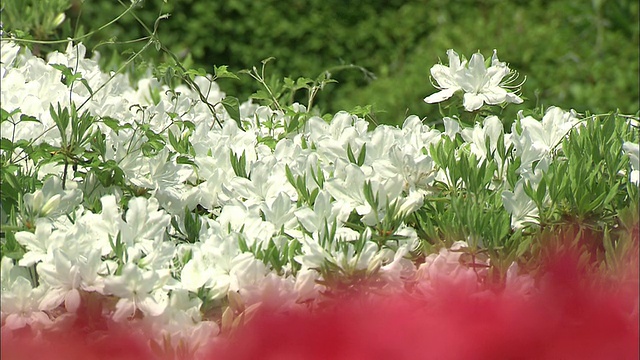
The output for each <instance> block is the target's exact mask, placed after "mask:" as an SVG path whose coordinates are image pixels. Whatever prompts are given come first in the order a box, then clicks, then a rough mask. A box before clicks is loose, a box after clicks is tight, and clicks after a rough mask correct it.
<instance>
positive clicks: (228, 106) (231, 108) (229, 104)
mask: <svg viewBox="0 0 640 360" xmlns="http://www.w3.org/2000/svg"><path fill="white" fill-rule="evenodd" d="M222 106H224V109H225V110H226V111H227V113H229V116H230V117H231V118H232V119H233V120H235V122H236V124H238V128H240V130H244V128H242V123H241V122H240V101H238V98H235V97H233V96H227V97H225V98H224V99H223V100H222Z"/></svg>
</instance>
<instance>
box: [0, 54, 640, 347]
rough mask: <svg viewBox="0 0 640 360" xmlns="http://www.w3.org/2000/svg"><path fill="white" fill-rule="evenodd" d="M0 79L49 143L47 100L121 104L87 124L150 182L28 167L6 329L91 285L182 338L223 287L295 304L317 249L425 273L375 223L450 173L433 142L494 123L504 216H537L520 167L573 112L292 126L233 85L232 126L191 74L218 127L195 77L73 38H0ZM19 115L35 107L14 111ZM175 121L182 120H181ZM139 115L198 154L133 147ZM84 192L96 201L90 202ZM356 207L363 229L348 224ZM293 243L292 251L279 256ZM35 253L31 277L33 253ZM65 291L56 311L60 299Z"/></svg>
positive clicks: (101, 109) (527, 176) (14, 124)
mask: <svg viewBox="0 0 640 360" xmlns="http://www.w3.org/2000/svg"><path fill="white" fill-rule="evenodd" d="M477 61H479V60H477V59H475V57H474V58H473V59H472V61H471V62H472V63H474V64H475V62H477ZM495 61H497V59H496V60H495ZM54 64H61V65H63V66H64V67H70V68H72V69H73V70H74V73H75V74H79V75H81V77H82V79H84V80H86V84H85V83H84V82H80V81H77V82H75V83H74V85H73V86H72V87H69V86H67V85H65V84H64V83H63V82H61V77H62V72H61V70H60V67H59V66H57V67H54V66H52V65H54ZM494 66H499V64H494ZM434 76H435V75H434ZM496 76H497V75H496ZM494 77H495V76H494ZM1 78H2V94H1V100H0V101H1V103H2V109H3V110H4V111H6V112H7V113H9V114H12V115H11V117H10V118H9V119H8V120H7V121H4V122H3V123H2V124H1V130H2V137H3V138H7V139H10V140H11V141H12V142H14V143H15V142H17V141H18V140H26V141H29V142H31V143H32V144H40V143H48V144H51V145H54V146H59V145H60V141H61V138H62V136H61V133H60V131H59V128H58V127H56V125H55V123H54V119H53V118H52V114H51V112H50V110H49V108H50V105H53V107H54V108H56V106H57V105H58V104H60V105H61V106H62V107H63V108H65V107H69V106H70V104H71V103H74V104H75V106H76V107H78V108H80V107H81V106H83V107H82V108H81V109H80V110H81V111H88V112H89V113H90V114H91V115H93V116H96V117H97V118H98V119H117V120H118V122H119V126H118V128H113V127H112V126H108V124H107V121H96V122H95V123H94V124H93V125H92V126H93V129H99V131H100V132H102V134H104V141H105V144H106V146H105V148H106V152H105V154H104V160H105V161H113V162H115V163H116V164H117V166H118V167H119V169H121V170H122V171H123V173H124V181H125V182H126V183H127V184H129V185H132V186H135V187H137V188H140V189H144V191H145V192H146V193H147V196H140V197H132V198H130V199H127V200H128V201H127V202H126V204H125V202H124V201H123V200H124V199H125V198H126V196H125V194H124V193H123V191H122V189H120V188H118V187H117V186H111V187H109V186H106V187H105V185H104V184H101V183H100V182H99V181H97V180H96V179H93V178H91V177H90V176H87V178H85V179H82V181H80V180H79V179H78V178H74V177H73V176H72V175H70V176H68V177H66V179H65V181H66V182H64V183H63V179H64V177H63V176H62V173H63V171H64V169H63V166H62V165H55V166H53V165H46V166H42V167H39V168H38V171H37V176H38V177H39V178H40V179H42V180H43V181H44V185H43V187H42V189H41V190H37V191H35V192H34V193H32V194H29V195H28V196H25V198H24V206H25V209H26V211H27V213H28V214H29V217H30V219H35V220H34V223H33V224H30V226H31V228H32V229H35V230H34V231H32V232H31V231H21V232H18V233H16V234H15V238H16V240H17V241H18V243H19V244H20V245H22V246H23V247H24V248H25V249H26V253H25V254H24V256H22V258H21V259H19V261H17V262H14V260H12V259H11V258H9V257H3V258H2V273H1V274H2V275H1V276H2V324H3V330H5V329H19V328H21V327H24V326H26V325H31V327H32V328H34V329H38V328H47V327H50V326H54V325H55V324H56V323H58V322H61V321H62V319H63V318H64V317H65V316H67V315H69V316H70V314H73V313H74V312H76V311H77V310H78V308H79V307H80V306H81V303H82V301H83V296H84V295H82V294H85V293H98V294H102V295H104V296H109V297H114V298H115V299H116V304H115V308H114V309H112V310H109V311H108V312H107V313H105V316H106V317H108V318H110V319H112V320H113V321H114V322H121V321H125V320H127V319H129V320H131V319H137V320H131V321H138V322H142V323H143V324H144V325H145V326H148V328H150V329H153V330H154V331H155V332H156V335H157V338H158V339H162V338H163V337H164V336H165V335H170V337H171V338H172V339H188V340H189V341H190V344H192V345H193V346H196V345H197V344H198V342H202V341H205V339H207V338H209V337H211V336H213V335H215V334H217V333H218V331H219V328H218V325H217V324H216V323H215V322H213V321H208V320H206V319H205V318H204V317H203V315H202V314H203V311H204V309H203V307H204V306H205V305H204V304H203V299H206V301H207V302H210V303H211V302H213V303H215V302H216V301H217V302H218V303H219V302H220V301H221V300H222V299H224V298H225V297H226V296H227V295H228V294H229V293H230V292H232V293H236V294H239V298H240V299H242V301H243V303H244V306H246V307H248V306H251V305H254V304H258V303H260V302H262V301H268V300H267V299H269V300H272V301H274V303H275V304H278V305H280V306H282V307H285V308H287V307H293V306H302V305H301V304H304V303H306V302H307V301H308V300H313V299H314V298H316V297H317V296H318V294H319V293H320V292H321V291H323V290H324V289H325V285H320V283H318V281H319V280H323V279H322V276H321V273H320V271H319V269H320V268H322V267H323V266H324V265H325V264H326V263H327V262H328V263H331V264H333V265H335V266H338V267H340V268H341V269H343V270H344V271H346V272H358V271H364V272H369V273H370V272H374V271H375V272H377V274H378V275H380V276H381V278H383V279H384V280H385V282H386V283H387V284H388V286H389V287H390V288H399V287H401V285H402V284H403V282H404V281H406V280H408V279H422V280H424V281H429V278H431V279H433V278H435V277H437V274H435V272H437V269H439V268H440V267H442V266H440V265H438V264H440V262H441V261H440V260H438V259H431V258H429V259H430V260H429V263H428V264H427V265H423V266H422V267H421V270H420V271H418V269H417V268H416V266H415V265H414V264H413V263H412V262H411V261H410V260H408V259H407V254H408V253H409V252H410V251H412V250H414V249H415V247H416V245H417V243H418V241H419V240H418V236H417V234H416V231H415V230H414V229H413V228H411V227H409V226H407V225H406V224H405V223H402V224H401V225H400V226H398V227H397V228H395V229H394V230H393V232H394V233H393V234H392V235H395V236H396V237H397V239H400V240H398V241H397V244H396V246H394V247H387V246H380V245H379V244H377V243H375V242H373V241H370V239H371V238H372V236H373V231H374V230H373V229H375V227H376V225H378V224H380V223H382V222H384V221H386V219H389V218H391V219H395V218H402V217H403V216H406V215H408V214H411V213H412V212H414V211H416V210H417V209H419V208H420V207H421V206H422V205H423V202H424V199H425V196H426V195H427V194H429V193H430V191H432V186H433V184H434V181H436V180H439V181H443V182H446V181H447V180H446V179H447V176H446V173H445V172H444V171H443V170H441V169H439V168H437V167H436V166H435V164H434V161H433V159H432V157H431V155H430V153H429V149H430V145H431V144H436V143H438V142H440V141H441V140H442V139H443V138H444V137H454V136H455V135H456V134H458V133H460V135H461V136H462V138H463V139H464V140H465V141H466V143H467V144H466V145H465V148H466V149H468V150H469V151H471V152H473V153H474V154H476V155H477V157H478V159H481V160H482V159H486V158H488V157H492V156H494V155H493V154H492V153H488V152H487V149H491V150H495V149H496V147H497V146H498V144H497V142H498V139H500V138H502V139H504V145H505V146H506V147H509V146H511V145H514V148H515V151H516V153H517V156H518V157H519V158H520V159H521V165H520V168H519V169H518V173H519V174H520V175H521V180H519V181H518V183H517V184H516V186H515V187H514V188H510V187H508V186H507V187H505V188H506V189H509V190H505V191H504V192H503V200H504V207H505V208H506V210H507V211H508V212H509V213H510V214H512V226H513V228H514V229H518V228H520V227H522V226H523V224H524V223H525V222H535V221H536V217H537V211H538V209H537V207H536V206H535V204H534V203H533V201H532V200H531V199H530V198H528V197H527V195H526V194H525V193H524V191H523V183H524V181H525V180H526V181H529V182H531V183H533V184H535V182H536V181H537V179H539V176H540V172H541V171H543V170H544V169H545V166H546V165H545V164H547V163H548V161H549V160H550V159H551V155H552V154H553V152H554V147H555V146H556V145H557V143H558V141H560V140H561V139H562V138H563V137H565V136H566V134H567V132H568V131H569V129H570V128H571V127H572V126H574V125H576V123H577V122H578V120H577V118H576V117H575V116H574V115H573V114H572V113H568V112H564V111H562V110H560V109H558V108H550V109H549V110H548V111H547V113H546V115H545V116H544V118H543V119H542V122H540V121H538V120H536V119H533V118H531V117H522V118H521V119H520V121H519V122H518V124H519V126H520V127H521V130H520V131H516V130H515V125H514V130H513V131H512V132H511V133H510V134H503V128H502V123H501V122H500V120H499V119H498V118H496V117H488V118H486V119H485V121H484V123H483V124H482V125H477V126H476V127H475V128H472V129H464V130H460V126H459V124H458V123H457V122H456V121H455V120H454V119H445V125H446V131H445V132H444V133H443V132H440V131H438V130H435V129H432V128H430V127H428V126H426V125H424V124H423V123H422V122H421V120H420V119H419V118H418V117H415V116H411V117H408V118H407V119H406V120H405V122H404V124H403V126H402V127H401V128H395V127H390V126H378V127H376V128H375V129H374V130H373V131H369V130H368V123H367V122H366V121H365V120H363V119H361V118H358V117H356V116H353V115H350V114H348V113H346V112H340V113H337V114H336V115H335V116H334V117H333V119H332V120H331V121H329V122H327V121H325V120H323V119H321V118H319V117H310V118H309V119H308V121H306V122H305V123H304V124H303V127H301V128H300V129H299V130H297V131H293V132H287V131H285V128H286V127H287V125H288V124H289V123H290V122H291V121H292V119H291V117H289V116H285V114H283V113H282V112H279V111H275V110H272V109H270V108H268V107H265V106H257V105H255V104H252V103H251V102H246V103H243V104H241V106H240V117H241V124H242V128H240V127H239V126H238V123H237V122H236V121H233V120H231V117H230V116H229V114H228V113H227V111H225V108H224V106H222V104H221V103H220V101H221V100H222V99H223V98H224V97H225V94H224V93H222V92H221V91H220V89H219V88H218V86H217V85H216V83H215V82H212V81H210V80H209V79H207V78H205V77H196V78H195V82H196V83H197V84H198V86H199V87H200V89H202V90H203V91H204V93H205V96H206V99H207V101H208V102H209V103H211V104H215V106H214V111H215V115H216V117H217V118H218V119H220V120H221V122H222V126H221V127H220V126H218V125H217V122H216V119H215V118H214V116H213V114H212V112H211V111H210V109H209V108H208V107H207V106H206V105H205V104H203V102H202V101H200V98H199V95H198V94H196V93H195V92H194V91H192V90H191V89H190V88H188V87H186V86H179V87H177V88H176V89H174V90H171V89H169V88H168V87H166V86H161V85H159V83H158V82H157V81H156V80H153V79H143V80H141V81H139V82H138V83H137V85H136V86H135V87H132V86H130V84H129V83H128V80H127V79H126V78H125V76H123V75H115V76H114V77H113V78H111V75H109V74H105V73H102V72H101V71H100V69H99V68H98V65H97V61H96V59H86V58H85V49H84V47H83V46H82V45H75V46H73V45H71V44H70V45H69V47H68V48H67V51H66V53H53V54H51V55H50V56H49V57H48V60H47V61H44V60H42V59H40V58H37V57H35V56H33V55H31V54H30V53H29V52H28V51H27V50H24V49H23V50H22V51H21V49H20V48H19V47H18V46H16V45H14V44H12V43H10V42H2V67H1ZM492 79H493V77H492ZM491 81H493V80H491ZM494 82H495V81H494ZM441 85H442V84H441ZM443 86H444V85H443ZM502 95H504V94H502ZM492 99H493V98H487V99H485V101H487V102H489V103H491V101H493V100H492ZM512 100H513V101H515V100H517V99H516V98H513V99H512ZM83 104H84V105H83ZM474 107H475V106H474ZM297 110H298V112H299V113H304V112H305V111H306V109H304V107H303V106H297ZM21 115H23V116H27V117H33V118H35V119H38V120H39V121H19V120H20V118H21ZM178 121H182V122H191V123H193V124H194V125H195V126H194V128H193V129H192V130H187V129H184V128H181V127H179V124H178ZM274 124H275V125H274ZM140 129H149V130H151V131H153V132H155V133H156V134H160V135H161V136H163V137H164V138H165V139H168V137H169V136H170V135H169V134H171V136H173V137H177V138H178V139H184V138H185V137H187V136H188V137H189V142H190V144H191V146H192V153H191V155H192V159H193V162H194V163H195V165H196V166H195V167H194V166H191V165H189V164H185V163H181V162H179V161H178V158H179V152H178V149H176V148H174V146H173V145H172V144H171V143H170V142H168V141H167V142H166V145H165V147H164V148H162V149H159V150H158V151H157V152H156V153H152V154H145V152H144V146H143V145H144V144H145V143H146V142H147V141H148V140H149V138H148V136H147V135H145V132H144V131H141V130H140ZM66 131H68V132H69V134H70V133H71V132H72V131H73V129H71V128H68V129H66ZM501 134H502V135H504V136H502V137H501V136H500V135H501ZM267 137H269V138H272V139H275V140H276V141H275V144H273V146H269V144H267V143H266V142H265V141H263V140H264V139H265V138H267ZM486 141H489V142H490V144H486ZM487 145H488V146H487ZM7 155H8V156H12V157H13V159H14V160H15V163H16V165H19V166H21V167H23V168H25V169H33V167H34V164H33V163H30V162H29V161H27V160H22V157H21V156H20V154H19V153H15V154H7ZM635 156H636V157H635V165H634V166H635V169H637V152H636V153H635ZM234 161H235V162H236V164H235V165H234ZM500 163H502V162H500ZM534 163H535V164H537V166H536V167H535V169H534V166H533V164H534ZM238 167H244V169H245V173H244V174H243V173H242V172H241V171H239V170H238ZM499 173H500V171H498V172H497V173H496V176H498V174H499ZM635 176H636V178H637V174H636V175H635ZM501 181H505V180H504V179H501ZM96 201H97V202H99V203H100V204H101V207H100V208H101V211H99V212H93V211H91V210H89V209H88V206H87V204H92V203H94V202H96ZM185 209H188V211H186V212H185ZM390 211H391V212H393V213H389V212H390ZM354 214H355V215H356V216H358V218H359V219H360V220H361V222H362V224H364V225H365V226H366V229H365V230H363V231H360V232H359V231H356V230H354V228H353V227H350V226H348V224H347V222H348V220H349V217H350V216H354ZM191 216H194V217H195V218H196V219H193V218H191ZM196 220H197V222H198V223H199V224H200V226H199V228H198V229H197V232H196V233H195V234H193V235H194V236H192V237H191V238H188V237H187V236H186V235H185V234H187V233H188V232H189V229H187V227H186V225H185V224H186V223H187V222H189V221H191V222H193V221H196ZM25 221H26V220H25ZM461 240H463V239H461ZM271 250H275V251H276V253H277V256H283V257H285V260H286V261H283V264H284V265H283V266H282V267H281V268H276V267H275V266H273V264H272V263H269V262H268V261H266V260H268V256H272V255H273V254H271V255H267V254H266V253H267V252H269V251H271ZM288 253H289V254H294V255H292V256H291V258H287V256H288ZM442 256H445V255H442ZM443 261H444V260H443ZM34 266H35V270H36V272H37V276H38V280H37V283H34V282H33V281H32V280H31V279H32V278H33V277H32V276H31V275H30V274H29V270H28V269H30V268H33V267H34ZM427 270H428V271H427ZM446 271H447V273H451V272H452V270H451V269H447V270H446ZM453 272H455V271H453ZM424 273H429V274H430V276H426V277H425V276H424ZM421 274H423V275H421ZM464 274H465V275H464V276H468V274H467V273H464ZM399 285H400V286H399ZM203 294H204V295H203ZM61 307H64V309H65V311H66V315H55V314H60V311H59V310H60V309H61ZM105 311H106V310H105ZM136 314H138V315H143V316H135V315H136Z"/></svg>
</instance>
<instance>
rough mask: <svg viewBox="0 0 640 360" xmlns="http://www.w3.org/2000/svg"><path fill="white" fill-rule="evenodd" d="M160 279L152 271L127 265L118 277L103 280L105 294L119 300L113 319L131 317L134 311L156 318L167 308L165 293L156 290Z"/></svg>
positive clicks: (119, 319) (118, 319)
mask: <svg viewBox="0 0 640 360" xmlns="http://www.w3.org/2000/svg"><path fill="white" fill-rule="evenodd" d="M159 280H160V277H159V276H158V273H157V272H156V271H154V270H142V269H140V268H139V267H138V266H136V265H135V264H131V263H128V264H126V265H125V266H124V268H123V269H122V274H121V275H119V276H111V277H108V278H107V279H105V289H104V290H105V292H106V293H108V294H113V295H115V296H117V297H119V298H120V300H118V302H117V303H116V311H115V313H114V314H113V319H114V320H116V321H121V320H124V319H126V318H130V317H132V316H133V315H134V314H135V312H136V310H140V311H142V312H143V313H144V314H145V315H150V316H158V315H160V314H162V312H163V311H164V309H165V308H166V306H167V298H166V293H165V292H164V291H162V290H159V289H158V283H159Z"/></svg>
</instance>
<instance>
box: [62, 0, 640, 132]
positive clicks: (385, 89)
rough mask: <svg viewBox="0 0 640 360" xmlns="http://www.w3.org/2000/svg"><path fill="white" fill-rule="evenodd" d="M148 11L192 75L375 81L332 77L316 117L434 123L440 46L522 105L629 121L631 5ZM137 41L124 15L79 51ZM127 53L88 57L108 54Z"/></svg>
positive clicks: (73, 13)
mask: <svg viewBox="0 0 640 360" xmlns="http://www.w3.org/2000/svg"><path fill="white" fill-rule="evenodd" d="M123 3H125V4H128V3H129V1H123ZM80 4H81V2H80V1H79V0H77V1H76V5H75V6H74V7H72V8H71V9H70V10H68V11H67V15H68V18H69V24H75V22H76V21H77V20H78V19H79V23H80V25H81V26H80V27H81V28H82V29H84V31H87V30H88V29H94V28H96V27H97V26H99V25H100V24H103V23H106V22H107V21H109V20H110V19H112V18H114V17H115V16H117V15H118V14H119V13H121V12H122V11H123V10H124V9H125V7H124V6H122V5H120V4H118V3H117V2H115V1H114V0H85V1H84V2H82V5H81V6H80ZM160 13H171V17H170V18H169V19H168V20H164V21H162V22H161V23H160V28H159V37H160V40H161V41H162V42H163V43H164V44H165V45H166V46H167V47H169V48H170V49H171V50H172V51H173V52H175V53H177V54H179V55H186V54H187V53H190V54H191V56H192V59H193V61H194V64H193V66H195V67H202V68H204V69H206V70H207V71H211V70H212V65H214V64H215V65H230V69H231V70H239V69H243V68H251V67H252V66H259V65H260V61H261V60H262V59H265V58H267V57H275V58H276V60H275V61H274V62H271V63H269V65H268V68H267V70H268V72H270V73H272V74H274V75H275V76H279V77H281V76H292V77H297V76H302V75H304V76H308V77H315V76H317V75H318V74H319V73H321V72H322V71H323V70H325V69H328V68H331V67H334V66H336V65H340V64H351V63H353V64H356V65H359V66H363V67H365V68H367V69H368V70H370V71H371V72H373V73H374V74H375V75H376V77H377V79H376V80H372V79H370V78H367V77H366V76H364V75H363V73H361V72H359V71H356V70H348V71H342V72H340V73H336V74H334V77H335V78H336V79H338V80H339V81H340V83H341V84H339V85H331V86H329V87H327V88H326V89H325V91H324V92H323V93H321V94H320V95H319V99H318V100H319V102H318V104H319V106H320V107H321V109H322V110H323V111H327V112H334V111H337V110H340V109H351V108H353V107H355V106H356V105H367V104H372V105H374V109H377V110H379V112H378V113H377V114H376V117H377V119H379V120H381V121H383V122H387V123H398V122H401V121H402V120H403V119H404V117H405V114H417V115H419V116H426V117H427V118H428V119H434V118H437V117H439V115H438V114H437V107H436V106H433V105H427V104H424V103H423V102H422V99H423V98H424V97H425V96H427V95H429V94H430V93H432V92H433V91H434V89H433V87H432V86H431V84H430V82H429V68H430V67H431V66H432V65H433V64H434V63H436V62H437V61H438V59H443V61H446V55H445V51H446V50H447V49H449V48H454V49H455V50H456V51H457V52H458V53H460V54H465V55H466V56H470V55H471V54H472V53H473V52H475V51H478V50H480V51H482V53H483V54H485V55H486V56H489V55H490V54H491V52H492V49H494V48H496V49H498V55H499V57H500V59H501V60H502V61H506V62H508V63H510V64H511V67H512V68H514V69H517V70H519V71H520V72H521V73H522V74H526V75H527V82H526V84H525V86H524V89H523V95H524V96H525V97H528V98H529V99H530V100H529V101H532V102H534V103H539V104H541V105H542V104H543V105H546V106H548V105H559V106H563V107H565V108H575V109H576V110H578V111H584V110H587V109H589V110H591V111H598V112H606V111H611V110H615V109H616V108H619V109H620V110H621V111H622V112H625V113H635V112H637V111H638V107H639V105H638V96H639V92H638V72H639V70H638V62H639V59H638V45H639V44H638V42H639V41H638V33H639V29H638V3H637V1H634V0H600V1H597V0H596V1H543V0H531V1H519V0H511V1H506V0H504V1H501V0H484V1H481V0H463V1H455V2H454V1H447V0H408V1H402V0H389V1H383V0H379V1H344V0H290V1H276V0H260V1H255V0H225V1H205V0H168V1H167V3H164V2H163V1H162V0H154V1H151V0H147V1H145V2H144V3H143V7H142V8H140V9H138V10H136V14H137V15H138V16H139V17H140V18H141V19H142V20H143V21H144V22H145V23H146V24H149V25H152V24H153V23H154V21H155V19H156V18H157V17H158V15H159V14H160ZM70 28H71V26H68V27H67V29H70ZM67 31H68V30H67ZM145 35H146V33H145V32H144V31H143V30H142V28H141V26H140V25H139V24H137V22H136V21H135V19H134V18H133V17H132V16H125V17H124V18H123V19H122V20H121V21H119V22H118V23H117V24H115V25H113V26H111V27H109V28H108V29H107V30H106V31H104V32H101V33H99V34H98V35H96V36H94V37H92V38H91V40H90V42H89V43H88V45H89V47H91V46H94V45H95V44H97V43H99V42H100V41H102V40H105V39H108V38H111V37H116V38H117V40H119V41H124V40H131V39H135V38H139V37H142V36H145ZM138 45H141V44H138ZM130 47H131V45H129V44H128V45H121V46H118V47H114V46H111V45H109V46H105V47H100V51H101V52H102V53H103V54H106V55H111V54H110V53H109V51H117V52H122V51H124V50H125V49H127V48H130ZM156 55H158V53H154V52H149V53H147V54H145V57H146V58H148V59H149V58H153V57H154V56H156ZM105 58H109V56H106V57H105ZM161 60H162V59H155V61H156V62H157V61H161ZM222 85H223V88H224V89H225V90H226V91H227V92H229V93H233V94H234V95H236V96H238V97H240V98H242V97H246V96H248V95H249V94H250V93H251V92H252V91H253V90H255V89H256V85H255V84H254V83H252V82H251V81H249V79H248V77H246V81H242V82H237V81H235V82H234V81H225V82H223V83H222ZM530 106H531V105H527V107H530ZM517 109H518V107H517V106H516V107H511V110H510V112H509V113H508V114H505V116H506V117H513V116H514V114H515V111H516V110H517Z"/></svg>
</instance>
